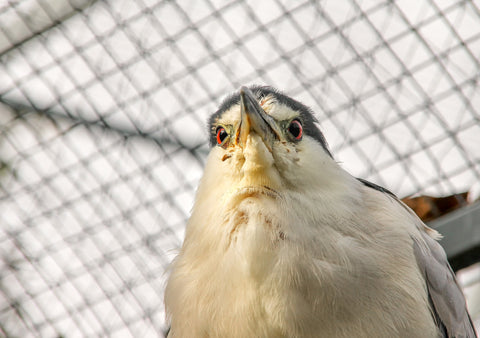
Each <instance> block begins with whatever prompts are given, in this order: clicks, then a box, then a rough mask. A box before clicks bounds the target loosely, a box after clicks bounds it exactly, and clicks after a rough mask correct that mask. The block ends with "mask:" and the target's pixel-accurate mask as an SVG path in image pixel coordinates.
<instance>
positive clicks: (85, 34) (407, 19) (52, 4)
mask: <svg viewBox="0 0 480 338" xmlns="http://www.w3.org/2000/svg"><path fill="white" fill-rule="evenodd" d="M479 14H480V10H479V8H478V6H477V4H476V3H475V2H471V1H429V0H423V1H416V2H415V3H411V2H400V1H399V2H393V1H361V0H356V1H355V0H351V1H331V0H330V1H318V2H316V1H288V0H282V1H281V0H269V1H261V2H256V1H241V0H236V1H213V0H201V1H193V0H190V1H187V0H185V1H178V2H176V1H158V0H135V1H126V0H115V1H113V0H111V1H92V0H88V1H87V0H53V1H52V0H50V1H47V0H24V1H8V2H4V3H3V4H2V3H0V104H1V105H2V106H1V107H0V126H1V127H0V225H1V226H0V257H1V258H0V335H3V336H8V337H30V336H32V337H36V336H38V337H54V336H58V337H60V336H66V337H77V336H82V337H83V336H119V337H126V336H133V337H148V336H162V332H163V331H164V329H165V323H164V312H163V288H164V281H165V276H166V271H167V267H168V264H169V262H170V261H171V259H172V257H173V256H174V254H175V250H176V249H178V247H179V246H180V244H181V240H182V236H183V229H184V226H185V223H186V220H187V219H188V215H189V210H190V208H191V206H192V203H193V198H194V192H195V187H196V185H197V182H198V180H199V178H200V177H201V173H202V166H203V163H204V160H205V156H206V154H207V152H208V149H207V147H206V143H207V142H206V130H205V121H206V118H207V117H208V115H209V114H210V113H212V112H213V111H215V108H216V105H218V104H219V102H220V101H221V99H222V97H224V96H225V95H226V94H228V93H229V92H231V91H233V90H235V89H237V88H238V87H239V86H240V85H244V84H250V83H256V84H268V85H273V86H275V87H277V88H279V89H281V90H284V91H285V92H287V93H288V94H289V95H290V96H293V97H295V98H296V99H298V100H299V101H302V102H304V103H305V104H307V105H309V106H310V107H312V108H313V110H314V111H315V112H316V114H317V117H318V119H319V121H320V124H321V126H322V128H323V131H324V133H325V135H326V137H327V140H328V141H329V144H330V147H331V150H332V153H333V154H334V156H335V158H336V159H337V160H338V161H341V162H342V165H343V166H344V167H345V168H346V169H347V170H348V171H350V172H351V173H353V174H355V175H357V176H360V177H364V178H367V179H369V180H371V181H374V182H376V183H378V184H381V185H384V186H385V187H387V188H389V189H390V190H392V191H393V192H395V193H397V194H398V195H399V196H402V197H403V196H407V195H411V194H422V195H433V196H446V195H452V194H460V193H463V192H469V193H470V195H469V199H470V200H469V201H468V202H467V201H462V203H463V202H465V203H470V202H471V200H474V199H475V186H476V185H477V186H478V182H479V181H480V180H479V178H480V165H479V164H480V148H479V147H478V144H480V124H479V122H480V110H479V108H478V107H480V90H479V83H478V82H479V77H478V74H479V71H480V64H479V61H478V60H479V53H480V21H479ZM472 187H473V188H472ZM461 196H466V195H461ZM462 198H463V197H462ZM462 203H460V204H462ZM462 205H463V204H462ZM460 277H461V281H462V283H463V284H464V287H465V288H464V291H465V293H466V295H467V297H468V300H469V306H470V310H471V312H472V314H473V315H474V318H475V320H476V324H477V325H478V324H479V321H480V287H479V280H480V268H478V266H477V267H476V266H473V267H470V268H469V272H468V273H467V274H465V275H464V276H460Z"/></svg>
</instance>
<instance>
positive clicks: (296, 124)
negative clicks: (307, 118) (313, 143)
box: [288, 120, 303, 140]
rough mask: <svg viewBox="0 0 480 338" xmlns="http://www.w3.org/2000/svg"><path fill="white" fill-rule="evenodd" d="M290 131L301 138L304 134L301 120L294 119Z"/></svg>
mask: <svg viewBox="0 0 480 338" xmlns="http://www.w3.org/2000/svg"><path fill="white" fill-rule="evenodd" d="M288 132H289V133H290V134H291V135H292V136H293V137H294V138H295V140H301V139H302V136H303V127H302V124H301V123H300V121H299V120H293V121H292V122H290V125H289V126H288Z"/></svg>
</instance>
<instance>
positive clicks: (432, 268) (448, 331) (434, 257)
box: [414, 233, 476, 338]
mask: <svg viewBox="0 0 480 338" xmlns="http://www.w3.org/2000/svg"><path fill="white" fill-rule="evenodd" d="M422 237H423V240H424V241H425V244H426V248H422V244H423V243H422V244H420V243H418V242H416V241H415V240H414V252H415V256H416V259H417V262H418V266H419V268H420V270H421V272H422V273H423V275H424V278H425V283H426V286H427V290H428V296H429V301H430V305H431V307H432V312H433V315H434V317H435V318H436V320H437V325H438V327H439V328H440V331H441V332H442V333H443V337H457V338H460V337H467V338H470V337H476V334H475V329H474V327H473V323H472V320H471V318H470V316H469V314H468V312H467V307H466V304H465V297H464V296H463V293H462V291H461V289H460V286H459V285H458V282H457V279H456V278H455V274H454V272H453V271H452V268H451V267H450V265H449V264H448V261H447V256H446V254H445V251H444V250H443V248H442V247H441V245H440V244H439V243H438V242H437V241H436V240H434V239H433V238H431V237H430V236H429V235H428V234H427V233H422Z"/></svg>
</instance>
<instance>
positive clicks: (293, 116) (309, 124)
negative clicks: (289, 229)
mask: <svg viewBox="0 0 480 338" xmlns="http://www.w3.org/2000/svg"><path fill="white" fill-rule="evenodd" d="M316 123H317V121H316V119H315V117H314V116H313V114H312V112H311V110H310V109H309V108H308V107H306V106H305V105H303V104H301V103H300V102H298V101H295V100H294V99H292V98H290V97H288V96H286V95H284V94H282V93H280V92H279V91H277V90H275V89H273V88H271V87H259V86H253V87H250V88H247V87H242V88H241V89H240V91H239V92H237V93H235V94H233V95H232V96H230V97H229V98H227V99H226V100H225V101H224V102H223V103H222V104H221V106H220V108H219V109H218V111H217V112H216V113H214V114H213V115H212V117H211V118H210V121H209V132H210V133H209V139H210V146H211V147H212V149H211V154H210V157H209V159H208V162H209V164H214V165H213V166H208V170H210V171H212V172H213V173H214V176H215V177H216V178H217V179H218V180H220V181H221V180H222V178H225V179H227V180H228V188H226V192H229V191H230V192H231V191H232V190H233V191H238V190H239V189H240V190H241V189H253V190H255V189H258V190H259V191H262V190H264V189H266V190H265V191H266V192H268V191H278V192H281V191H282V190H285V189H294V190H295V189H304V188H305V186H307V187H308V186H311V185H312V182H310V181H311V180H318V177H316V176H318V174H320V173H319V171H321V170H322V169H321V163H322V162H325V161H331V160H332V158H331V155H330V152H329V150H328V148H327V143H326V141H325V138H324V136H323V134H322V133H321V131H320V129H319V128H318V127H317V125H316ZM212 162H213V163H212ZM212 167H214V168H212ZM323 176H324V175H323Z"/></svg>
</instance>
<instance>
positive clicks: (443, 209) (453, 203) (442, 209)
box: [402, 192, 468, 222]
mask: <svg viewBox="0 0 480 338" xmlns="http://www.w3.org/2000/svg"><path fill="white" fill-rule="evenodd" d="M467 194H468V193H466V192H464V193H460V194H455V195H450V196H445V197H433V196H418V197H413V198H411V197H405V198H402V201H403V203H405V204H406V205H408V206H409V207H410V208H412V209H413V211H415V213H416V214H417V215H418V217H420V218H421V219H422V221H424V222H428V221H431V220H434V219H435V218H438V217H440V216H442V215H445V214H447V213H449V212H451V211H453V210H455V209H458V208H460V207H462V206H464V205H466V204H467Z"/></svg>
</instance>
